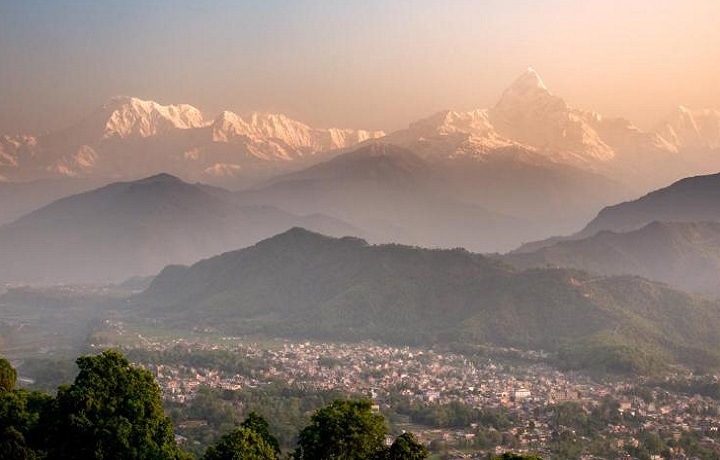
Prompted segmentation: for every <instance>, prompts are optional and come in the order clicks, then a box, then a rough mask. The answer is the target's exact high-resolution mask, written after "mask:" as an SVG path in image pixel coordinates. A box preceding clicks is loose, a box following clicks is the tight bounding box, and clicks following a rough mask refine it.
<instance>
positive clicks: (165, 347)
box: [93, 322, 720, 459]
mask: <svg viewBox="0 0 720 460" xmlns="http://www.w3.org/2000/svg"><path fill="white" fill-rule="evenodd" d="M108 327H109V328H110V329H115V330H116V331H119V332H120V333H124V334H126V335H127V334H128V331H125V330H123V324H122V323H119V322H118V323H113V322H108ZM137 339H138V340H137V341H136V342H135V345H133V347H136V348H135V349H136V350H137V349H141V350H144V352H145V354H140V355H139V356H140V358H139V359H138V361H139V362H138V364H139V365H142V366H144V367H146V368H147V369H149V370H150V371H151V372H152V373H153V374H154V375H155V377H156V379H157V381H158V383H159V385H160V386H161V388H162V391H163V395H164V398H165V399H166V400H167V401H169V402H173V403H179V404H183V403H188V402H190V401H192V400H193V398H194V397H195V396H196V395H197V394H198V392H199V391H201V389H203V388H215V389H221V390H227V391H240V390H242V389H244V388H254V389H257V388H260V389H261V388H263V387H264V386H266V385H270V384H272V383H277V382H282V383H283V384H285V385H288V386H290V387H293V388H298V389H303V390H308V391H316V390H335V391H339V392H341V393H342V394H346V395H349V396H362V397H366V398H369V399H371V400H372V401H373V403H374V408H375V410H377V411H379V412H382V413H383V414H385V415H389V420H391V423H393V422H394V423H395V424H396V425H397V426H395V427H394V428H395V429H396V431H398V430H404V429H407V430H408V431H412V432H413V433H414V434H415V435H416V436H417V437H418V439H419V440H420V441H422V442H423V443H425V444H427V445H428V446H430V447H431V448H432V450H434V451H435V452H438V451H442V452H444V454H445V458H485V457H486V456H487V454H498V453H502V452H506V451H514V452H520V453H532V454H537V455H541V456H543V457H545V458H572V456H573V455H575V456H576V457H581V458H636V457H637V452H638V451H642V452H645V453H646V454H649V456H650V458H657V459H659V458H691V457H693V455H692V453H693V451H694V450H698V449H699V450H701V451H702V452H717V449H716V442H717V439H718V437H719V436H720V433H718V430H719V429H720V416H719V413H720V407H718V400H717V399H715V398H714V397H713V396H715V395H705V396H703V395H700V394H692V393H691V392H687V391H677V390H673V387H672V385H671V383H672V382H673V381H674V380H673V379H674V378H678V379H680V378H681V376H679V375H678V376H675V377H673V376H666V377H665V382H666V383H667V384H662V382H660V383H659V384H658V383H653V384H650V383H649V382H647V381H645V380H635V379H630V378H627V377H626V378H620V377H617V378H614V379H607V377H605V379H604V380H603V381H597V380H595V379H593V378H591V377H590V376H588V375H586V374H583V373H578V372H562V371H560V370H558V369H557V368H554V367H553V366H551V365H550V364H548V362H547V360H546V359H545V358H546V357H547V356H546V355H545V354H544V353H543V352H541V351H520V350H513V349H495V350H493V351H494V355H492V357H490V355H487V356H484V355H481V356H478V355H475V356H472V357H467V356H465V355H463V354H460V353H457V352H452V351H448V350H441V349H421V348H412V347H397V346H388V345H382V344H379V343H374V342H361V343H353V344H349V343H327V342H313V341H289V340H280V339H278V340H275V341H273V342H272V343H269V344H265V343H260V344H259V343H252V342H250V341H245V340H243V339H242V338H239V337H218V338H217V340H213V341H203V340H195V339H188V338H173V339H169V338H164V339H150V338H147V337H143V336H142V335H138V337H137ZM93 346H95V347H98V348H100V347H102V348H104V347H108V346H117V344H113V343H96V344H93ZM125 347H126V348H127V345H126V346H125ZM132 350H133V348H129V351H130V352H131V353H130V356H133V355H132ZM170 350H171V351H173V352H174V353H175V354H178V353H181V354H182V353H185V354H187V356H193V355H194V354H195V355H197V354H198V353H205V354H206V356H210V355H207V354H208V353H209V354H212V353H230V354H231V355H233V356H238V357H242V359H243V360H244V362H246V363H247V364H246V365H243V366H241V367H242V369H234V370H233V369H228V368H223V369H221V368H220V367H227V366H213V365H212V362H210V363H209V364H208V365H202V363H201V364H197V362H196V361H197V360H196V359H193V360H188V361H191V362H193V364H188V363H187V362H182V360H178V359H175V360H172V362H163V359H162V356H163V355H162V353H163V352H167V351H170ZM153 353H154V354H156V355H155V356H156V358H155V359H152V360H150V359H143V358H142V356H149V355H150V354H153ZM158 353H159V354H158ZM157 356H159V358H158V357H157ZM503 357H513V359H504V358H503ZM143 361H145V362H143ZM713 379H714V381H715V382H716V383H717V381H718V379H717V377H713ZM715 397H716V396H715ZM442 407H456V408H457V407H460V408H464V409H471V410H482V411H485V412H487V411H491V412H492V413H494V414H502V416H503V417H504V418H505V419H506V420H508V421H509V423H507V424H505V425H504V426H487V424H483V423H482V421H480V420H474V419H473V418H472V417H470V418H469V419H467V420H464V419H460V420H444V421H443V420H441V419H438V420H433V419H432V418H428V417H427V416H426V417H425V418H423V416H422V411H423V410H425V409H427V408H442ZM423 408H425V409H423ZM573 411H574V412H575V413H573ZM598 414H602V415H601V416H600V417H602V420H601V423H602V425H600V426H599V425H594V426H593V428H592V429H588V430H587V432H583V427H584V426H590V425H588V424H589V423H590V421H589V420H588V419H590V418H592V417H599V415H598ZM196 422H197V423H200V424H202V421H196ZM465 422H466V423H465ZM599 423H600V422H599ZM598 427H599V428H598ZM591 438H592V439H591ZM651 441H652V442H651ZM648 444H652V445H648ZM567 445H569V446H575V450H574V451H573V453H567V452H566V453H565V455H566V456H567V457H563V456H562V455H559V453H558V450H562V449H565V448H566V447H567ZM562 446H566V447H562ZM633 453H634V454H633ZM640 457H642V455H641V456H640Z"/></svg>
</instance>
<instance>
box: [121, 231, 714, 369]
mask: <svg viewBox="0 0 720 460" xmlns="http://www.w3.org/2000/svg"><path fill="white" fill-rule="evenodd" d="M134 303H135V304H136V306H137V307H138V308H139V309H140V311H142V312H143V314H144V315H150V316H152V317H154V318H156V319H159V320H161V321H165V322H167V323H173V324H180V325H183V324H185V325H193V326H198V325H199V326H206V327H212V328H216V329H219V330H221V331H224V332H227V333H229V334H233V335H234V334H242V333H258V334H269V335H273V336H282V337H293V336H294V337H309V338H319V339H323V340H327V339H330V340H346V341H347V340H351V341H357V340H363V339H375V340H379V341H384V342H389V343H400V344H411V345H412V344H421V343H453V342H455V343H462V344H464V345H468V344H469V345H481V344H490V345H499V346H511V347H518V348H525V349H528V348H529V349H535V350H539V349H543V350H546V351H550V352H557V353H558V354H559V355H558V356H559V357H560V364H561V365H563V366H566V367H572V368H597V369H601V370H604V371H614V372H635V373H637V372H640V373H650V372H654V371H657V370H660V369H663V368H664V367H666V366H667V365H668V364H676V363H682V364H686V365H690V366H696V367H718V366H720V354H719V353H718V352H717V351H716V350H717V349H718V345H720V304H719V303H718V302H717V301H710V300H706V299H703V298H700V297H696V296H692V295H689V294H685V293H682V292H679V291H675V290H673V289H670V288H668V287H667V286H664V285H661V284H658V283H653V282H649V281H647V280H644V279H641V278H638V277H629V276H618V277H608V278H603V277H598V276H596V275H592V274H589V273H586V272H583V271H578V270H565V269H532V270H526V271H516V270H514V269H512V268H510V267H508V266H506V265H503V264H502V263H500V262H497V261H494V260H491V259H489V258H487V257H484V256H482V255H478V254H472V253H469V252H467V251H464V250H460V249H454V250H432V249H421V248H416V247H408V246H400V245H378V246H373V245H369V244H367V243H366V242H365V241H363V240H359V239H356V238H340V239H337V238H330V237H326V236H323V235H319V234H316V233H312V232H309V231H306V230H303V229H299V228H295V229H292V230H289V231H287V232H286V233H283V234H281V235H278V236H275V237H273V238H270V239H268V240H265V241H263V242H261V243H258V244H257V245H255V246H253V247H250V248H247V249H243V250H240V251H235V252H229V253H225V254H223V255H220V256H217V257H213V258H211V259H207V260H204V261H201V262H198V263H197V264H195V265H193V266H191V267H181V266H172V267H168V268H166V269H165V270H164V271H163V272H162V273H160V275H158V277H157V278H156V279H155V281H154V282H153V283H152V284H151V286H150V287H149V288H148V290H147V291H146V292H145V293H143V294H142V295H140V296H139V297H137V298H136V299H135V300H134ZM595 357H598V359H595Z"/></svg>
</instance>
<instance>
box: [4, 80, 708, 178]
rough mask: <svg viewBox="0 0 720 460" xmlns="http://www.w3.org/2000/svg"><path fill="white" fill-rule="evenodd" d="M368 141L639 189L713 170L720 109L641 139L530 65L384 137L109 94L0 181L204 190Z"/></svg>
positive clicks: (28, 138) (21, 147) (693, 114)
mask: <svg viewBox="0 0 720 460" xmlns="http://www.w3.org/2000/svg"><path fill="white" fill-rule="evenodd" d="M374 139H382V142H384V143H392V144H398V145H400V146H403V147H407V148H410V150H412V151H414V152H415V153H417V154H419V155H420V156H422V157H424V158H427V157H429V156H432V157H435V158H438V157H443V158H451V159H457V158H465V157H469V158H474V159H475V160H476V161H486V160H487V159H488V157H489V156H490V157H491V156H492V154H493V153H494V152H497V151H501V152H502V151H506V150H507V148H508V147H513V148H515V149H516V150H520V151H522V152H523V157H524V158H531V161H533V162H539V161H546V162H549V163H551V164H562V165H570V166H574V167H578V168H581V169H584V170H588V171H592V172H596V173H601V174H605V175H608V176H609V177H612V178H613V179H620V178H621V179H623V180H624V181H628V182H630V181H632V182H633V183H634V184H636V183H637V182H638V181H639V180H640V181H642V185H640V187H645V188H646V189H647V188H648V187H656V186H658V185H659V184H662V183H665V182H668V181H669V180H674V179H678V178H680V177H683V176H684V175H689V174H692V173H695V174H698V173H706V172H709V171H710V170H711V169H713V168H718V165H720V162H719V161H718V155H717V151H718V149H719V148H720V110H713V109H702V110H691V109H687V108H685V107H680V108H678V109H677V110H676V111H675V112H674V113H672V114H670V115H669V116H668V117H667V119H666V120H665V121H663V122H662V123H660V124H659V125H658V126H657V127H656V128H655V129H654V130H651V131H649V132H645V131H643V130H641V129H640V128H638V127H637V126H635V125H633V124H632V123H631V122H630V121H628V120H626V119H623V118H607V117H604V116H602V115H601V114H598V113H596V112H591V111H586V110H581V109H576V108H573V107H571V106H570V105H569V104H568V103H567V102H566V101H565V100H564V99H562V98H561V97H559V96H557V95H555V94H553V93H552V92H551V91H550V90H549V89H548V88H547V86H546V85H545V84H544V82H543V81H542V79H541V78H540V76H539V75H538V73H537V72H535V71H534V70H533V69H531V68H529V69H528V70H527V71H526V72H525V73H523V74H522V75H521V76H520V77H519V78H518V79H517V80H516V81H514V82H513V83H512V84H511V85H510V86H509V87H508V88H507V89H506V90H505V91H504V92H503V93H502V95H501V97H500V99H499V100H498V102H497V103H496V104H495V105H494V106H493V107H491V108H489V109H477V110H473V111H470V112H456V111H452V110H447V111H443V112H439V113H436V114H434V115H432V116H430V117H428V118H426V119H423V120H420V121H417V122H414V123H411V124H410V125H409V127H408V128H407V129H405V130H400V131H397V132H393V133H390V134H387V135H385V133H384V132H382V131H366V130H353V129H334V128H332V129H319V128H312V127H310V126H308V125H306V124H304V123H301V122H299V121H296V120H292V119H290V118H288V117H286V116H284V115H281V114H260V113H252V114H250V115H247V116H240V115H237V114H235V113H232V112H228V111H225V112H222V113H220V114H219V115H217V116H208V115H206V114H204V113H202V112H201V111H200V110H198V109H196V108H195V107H193V106H191V105H187V104H179V105H161V104H159V103H156V102H153V101H144V100H140V99H138V98H133V97H115V98H113V99H111V100H109V101H108V102H106V103H105V104H103V105H102V106H101V107H99V108H98V109H96V110H95V111H94V112H93V113H91V114H90V115H89V116H88V117H87V118H85V119H84V120H81V121H80V122H78V123H76V124H74V125H72V126H71V127H69V128H67V129H65V130H62V131H59V132H52V133H48V134H43V135H39V136H34V135H29V134H24V135H4V136H0V177H3V178H5V180H11V181H17V180H31V179H39V178H45V177H57V176H71V177H89V176H93V177H104V178H122V179H137V178H138V177H143V176H147V175H151V174H156V173H160V172H170V173H172V174H176V175H179V176H180V177H183V178H185V179H186V180H202V181H204V182H208V181H209V182H212V181H214V180H222V179H223V178H224V179H227V178H236V179H238V180H239V179H240V178H244V179H246V180H250V179H257V178H258V177H263V178H267V177H270V176H271V175H275V174H278V173H286V172H289V171H291V170H298V169H301V168H302V167H304V166H307V165H308V164H309V163H311V162H312V161H313V160H314V159H315V160H316V159H317V158H328V157H329V156H332V155H334V154H336V153H338V152H339V151H342V150H345V151H346V150H347V149H348V148H352V147H353V146H355V145H358V144H359V143H362V142H372V141H373V140H374ZM532 153H534V154H536V155H532Z"/></svg>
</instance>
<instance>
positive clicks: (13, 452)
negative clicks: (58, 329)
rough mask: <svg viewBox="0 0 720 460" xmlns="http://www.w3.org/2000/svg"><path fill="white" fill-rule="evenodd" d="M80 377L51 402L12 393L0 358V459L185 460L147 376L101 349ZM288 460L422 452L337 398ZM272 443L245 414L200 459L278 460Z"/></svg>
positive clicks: (11, 372)
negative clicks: (390, 435)
mask: <svg viewBox="0 0 720 460" xmlns="http://www.w3.org/2000/svg"><path fill="white" fill-rule="evenodd" d="M76 363H77V365H78V367H79V369H80V372H79V373H78V375H77V377H76V378H75V381H74V382H73V383H72V384H70V385H63V386H61V387H60V388H59V389H58V393H57V396H56V397H51V396H49V395H47V394H44V393H41V392H27V391H26V390H23V389H15V387H14V385H15V377H16V375H17V373H16V371H15V369H13V367H12V366H11V365H10V363H9V362H8V361H7V360H5V359H3V358H0V377H2V379H1V380H0V383H2V386H0V458H2V459H4V460H5V459H7V460H16V459H17V460H30V459H48V460H54V459H58V460H59V459H83V460H87V459H117V460H124V459H137V460H140V459H156V460H166V459H168V460H169V459H188V458H192V456H191V455H190V454H188V453H186V452H184V451H183V450H182V449H181V448H180V447H178V445H177V444H176V442H175V435H174V433H173V427H172V423H171V422H170V419H169V418H167V417H166V416H165V414H164V411H163V407H162V401H161V394H160V388H159V387H158V385H157V384H156V383H155V381H154V379H153V377H152V375H151V374H150V373H149V372H148V371H146V370H144V369H140V368H137V367H135V366H132V365H131V364H130V362H129V361H128V360H127V359H126V358H125V357H124V356H123V355H122V354H120V353H119V352H117V351H113V350H108V351H105V352H103V353H101V354H99V355H95V356H82V357H80V358H78V359H77V361H76ZM311 420H312V422H311V424H310V425H308V426H307V427H305V428H304V429H303V430H302V431H301V432H300V434H299V436H298V444H297V449H296V451H295V453H293V454H291V458H295V459H312V460H341V459H342V460H361V459H372V460H421V459H425V458H427V456H428V451H427V449H426V448H425V447H424V446H423V445H421V444H419V443H418V442H417V441H416V440H415V438H414V437H413V436H412V435H411V434H404V435H401V436H398V437H397V439H396V440H395V441H394V442H393V443H392V444H391V445H390V446H387V445H386V444H385V440H386V437H387V435H388V430H387V427H386V425H385V420H384V418H383V417H382V416H381V415H377V414H375V413H373V412H372V410H371V404H370V402H369V401H367V400H357V401H355V400H345V399H338V400H335V401H334V402H332V403H330V404H329V405H328V406H326V407H325V408H322V409H320V410H318V411H317V412H316V413H315V414H314V415H313V416H312V419H311ZM281 457H282V453H281V451H280V444H279V442H278V439H277V437H276V436H275V435H274V434H273V433H272V432H271V431H270V425H269V423H268V422H267V420H265V419H264V418H263V417H262V416H260V415H258V414H257V413H255V412H251V413H250V414H249V415H248V417H247V418H246V419H245V420H244V421H243V422H242V423H241V424H240V425H239V426H237V427H235V428H234V429H233V430H231V431H230V432H229V433H227V434H226V435H224V436H223V437H221V438H220V440H218V441H217V442H216V443H215V444H214V445H212V446H210V447H209V448H208V449H207V450H206V452H205V454H204V455H203V457H202V458H203V460H277V459H279V458H281Z"/></svg>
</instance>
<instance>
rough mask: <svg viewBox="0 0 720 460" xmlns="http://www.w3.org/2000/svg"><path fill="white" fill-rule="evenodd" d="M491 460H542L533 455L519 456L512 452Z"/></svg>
mask: <svg viewBox="0 0 720 460" xmlns="http://www.w3.org/2000/svg"><path fill="white" fill-rule="evenodd" d="M492 460H542V459H541V458H540V457H537V456H535V455H519V454H513V453H512V452H505V453H504V454H502V455H498V456H497V457H493V458H492Z"/></svg>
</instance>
